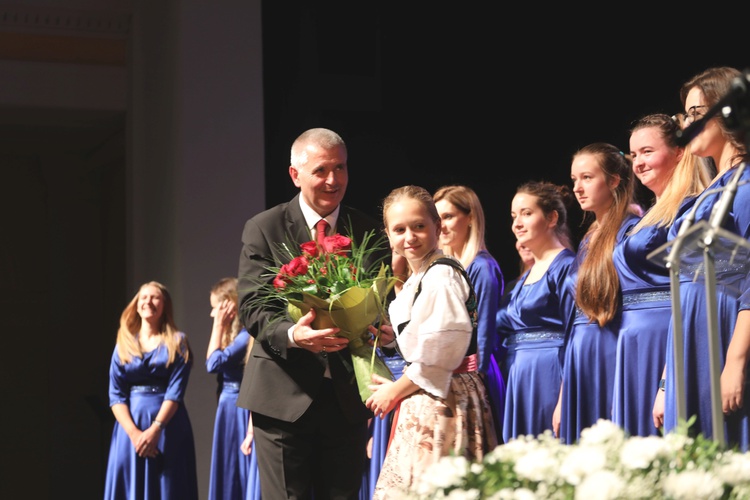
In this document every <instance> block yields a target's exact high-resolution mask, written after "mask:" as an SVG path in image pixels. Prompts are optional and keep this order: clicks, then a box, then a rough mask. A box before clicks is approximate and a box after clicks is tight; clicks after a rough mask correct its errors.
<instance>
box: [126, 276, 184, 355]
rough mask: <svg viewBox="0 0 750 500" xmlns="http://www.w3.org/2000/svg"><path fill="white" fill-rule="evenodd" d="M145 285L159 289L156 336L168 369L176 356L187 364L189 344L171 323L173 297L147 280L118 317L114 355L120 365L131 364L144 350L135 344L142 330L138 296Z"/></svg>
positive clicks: (172, 318) (162, 286) (157, 284)
mask: <svg viewBox="0 0 750 500" xmlns="http://www.w3.org/2000/svg"><path fill="white" fill-rule="evenodd" d="M147 286H153V287H156V288H158V289H159V291H160V292H161V295H162V298H163V299H164V309H163V313H162V317H161V318H160V324H159V335H160V336H161V341H160V342H161V344H163V345H164V346H165V347H166V348H167V351H168V353H169V357H168V359H167V366H169V365H170V364H172V363H173V362H174V359H175V357H176V356H177V353H178V352H179V353H180V355H181V356H182V357H183V358H185V362H186V363H187V362H188V360H189V359H190V345H189V344H188V341H187V337H186V336H185V334H184V333H182V332H180V331H179V330H178V329H177V325H175V322H174V313H173V308H172V296H171V295H170V294H169V290H167V287H165V286H164V285H162V284H161V283H159V282H157V281H149V282H148V283H144V284H143V285H141V286H140V288H138V292H137V293H136V294H135V296H134V297H133V298H132V299H131V300H130V302H129V303H128V305H127V306H125V309H124V310H123V311H122V314H121V315H120V328H119V329H118V330H117V355H118V356H119V357H120V362H121V363H123V364H127V363H130V362H131V361H133V358H142V357H143V351H142V350H141V345H140V343H139V342H138V334H139V333H140V331H141V322H142V321H141V316H140V315H139V314H138V297H139V296H140V294H141V290H143V289H144V288H145V287H147Z"/></svg>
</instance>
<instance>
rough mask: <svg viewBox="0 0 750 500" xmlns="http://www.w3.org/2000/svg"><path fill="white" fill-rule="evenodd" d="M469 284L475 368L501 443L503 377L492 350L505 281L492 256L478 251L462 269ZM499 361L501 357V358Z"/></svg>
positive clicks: (494, 344) (496, 349) (503, 396)
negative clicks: (474, 327) (474, 314)
mask: <svg viewBox="0 0 750 500" xmlns="http://www.w3.org/2000/svg"><path fill="white" fill-rule="evenodd" d="M466 273H467V274H468V275H469V279H470V280H471V286H472V287H473V288H474V293H476V296H477V354H478V355H479V371H480V372H481V373H483V374H484V385H485V387H486V388H487V396H488V398H489V403H490V407H491V409H492V417H493V420H494V423H495V432H497V440H498V443H502V436H503V432H502V429H503V418H504V413H505V379H504V378H503V374H502V372H501V371H500V367H499V365H498V361H497V359H496V358H495V353H496V352H497V351H498V345H499V344H500V340H499V337H498V335H497V311H498V309H499V308H500V300H501V298H502V296H503V291H504V286H505V282H504V279H503V273H502V271H501V270H500V266H499V264H498V263H497V261H496V260H495V258H494V257H493V256H492V255H491V254H490V253H489V252H488V251H487V250H482V251H480V252H479V253H477V256H476V257H475V258H474V260H473V261H471V264H469V266H468V267H467V268H466ZM501 361H502V360H501Z"/></svg>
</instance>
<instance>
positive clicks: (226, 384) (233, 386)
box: [222, 382, 240, 391]
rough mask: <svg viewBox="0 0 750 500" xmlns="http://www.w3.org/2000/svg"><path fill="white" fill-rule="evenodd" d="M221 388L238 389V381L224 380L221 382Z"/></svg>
mask: <svg viewBox="0 0 750 500" xmlns="http://www.w3.org/2000/svg"><path fill="white" fill-rule="evenodd" d="M222 388H223V389H233V390H235V391H239V390H240V383H239V382H224V383H223V384H222Z"/></svg>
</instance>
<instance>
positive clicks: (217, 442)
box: [206, 329, 260, 500]
mask: <svg viewBox="0 0 750 500" xmlns="http://www.w3.org/2000/svg"><path fill="white" fill-rule="evenodd" d="M249 343H250V334H249V333H248V332H247V330H245V329H242V330H241V331H240V332H239V333H238V334H237V337H235V339H234V340H233V341H232V343H231V344H229V345H228V346H227V347H225V348H224V349H223V350H222V349H217V350H215V351H214V352H212V353H211V354H210V356H209V357H208V359H206V370H207V371H208V373H216V374H217V379H218V383H219V386H220V387H221V392H220V393H219V401H218V405H217V407H216V419H215V421H214V435H213V445H212V447H211V473H210V476H209V482H208V499H209V500H253V499H256V500H257V499H259V498H260V482H259V480H258V478H257V477H258V464H257V461H256V460H255V453H251V454H250V455H245V454H244V453H242V451H241V450H240V444H241V443H242V441H243V439H245V435H246V434H247V424H248V419H249V413H250V412H249V411H248V410H247V409H245V408H240V407H238V406H237V396H238V394H239V390H240V382H242V374H243V371H244V368H245V355H246V353H247V346H248V344H249ZM253 463H254V468H253Z"/></svg>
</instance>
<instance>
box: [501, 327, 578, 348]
mask: <svg viewBox="0 0 750 500" xmlns="http://www.w3.org/2000/svg"><path fill="white" fill-rule="evenodd" d="M548 340H565V333H564V332H561V331H555V330H539V331H536V332H521V333H514V334H512V335H510V336H509V337H508V338H507V339H506V340H505V345H506V346H511V345H515V344H525V343H527V342H545V341H548Z"/></svg>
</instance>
